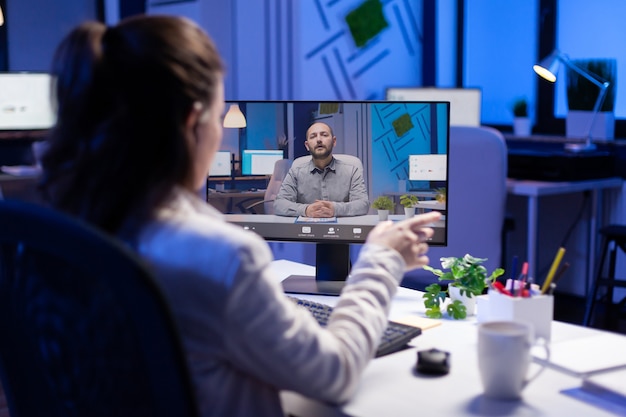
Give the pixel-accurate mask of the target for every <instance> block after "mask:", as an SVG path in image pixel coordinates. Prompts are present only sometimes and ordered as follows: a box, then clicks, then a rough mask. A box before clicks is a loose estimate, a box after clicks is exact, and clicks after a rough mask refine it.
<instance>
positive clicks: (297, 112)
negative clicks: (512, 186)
mask: <svg viewBox="0 0 626 417" xmlns="http://www.w3.org/2000/svg"><path fill="white" fill-rule="evenodd" d="M238 103H239V105H240V108H241V110H242V112H243V113H244V114H245V117H246V119H247V126H246V127H245V128H243V129H242V132H240V136H239V138H240V144H241V146H242V147H243V148H244V149H245V147H246V146H247V147H248V148H249V147H250V145H251V142H252V144H253V145H254V146H257V147H260V146H258V145H259V144H261V143H262V142H263V141H264V140H265V141H267V139H264V138H267V137H286V138H292V139H291V141H290V142H289V143H288V147H292V149H293V150H292V152H293V154H294V155H295V157H296V158H298V157H301V158H304V160H306V158H310V154H309V153H308V152H307V151H306V149H305V146H304V142H305V141H304V138H305V136H306V132H307V129H308V128H309V126H310V125H311V124H312V123H314V122H324V123H326V124H327V125H328V126H330V127H331V129H332V133H333V135H334V136H335V137H336V145H335V147H334V149H333V150H332V152H333V154H334V155H337V157H336V158H337V160H341V158H342V154H343V155H346V156H350V155H351V156H356V157H357V158H358V160H359V161H360V162H361V163H362V166H363V167H362V170H363V173H362V176H355V178H356V177H358V178H360V181H361V182H362V183H364V186H363V189H364V190H366V193H367V196H366V197H367V200H368V203H367V205H366V206H365V210H366V212H365V213H360V214H359V215H350V216H335V217H331V218H321V219H320V218H302V217H298V216H295V215H294V216H288V215H277V214H275V213H274V212H273V209H272V207H273V205H272V204H269V205H265V207H266V208H264V211H262V212H259V211H258V210H256V211H254V212H247V211H245V210H243V207H244V205H243V204H231V205H229V207H231V208H232V209H233V211H231V212H228V213H225V219H226V220H227V221H229V222H231V223H234V224H237V225H240V226H241V227H243V228H245V229H248V230H250V231H253V232H255V233H257V234H259V235H260V236H262V237H263V238H265V239H266V240H272V241H293V242H310V243H313V244H315V245H316V262H317V264H316V271H317V276H316V277H315V278H314V279H313V278H311V277H304V278H302V277H294V279H293V280H290V279H287V280H285V281H284V282H283V285H284V286H285V290H286V291H287V292H306V293H325V294H332V293H337V292H338V291H337V289H336V286H338V287H340V286H341V285H342V283H343V281H344V280H345V278H346V276H347V274H348V271H349V265H350V262H349V259H350V258H349V246H350V244H354V243H357V244H359V243H364V242H365V240H366V238H367V235H368V233H369V232H370V231H371V230H372V229H373V228H374V227H375V226H376V224H378V222H379V221H380V220H379V216H378V214H377V211H376V210H374V209H373V208H371V203H372V201H373V200H375V199H376V198H377V197H379V196H387V197H389V198H390V199H392V200H393V201H395V211H393V212H392V213H391V215H390V219H391V220H392V221H400V220H402V219H404V218H405V214H404V210H403V208H402V206H401V205H400V204H399V198H400V196H401V195H402V194H406V193H407V192H411V193H414V194H416V195H417V196H418V198H419V200H420V203H428V201H425V200H429V201H430V202H434V201H435V196H436V193H437V192H438V191H437V190H441V189H442V188H447V178H448V176H447V169H448V167H447V163H446V161H447V158H448V149H449V131H450V129H449V111H450V105H449V103H448V102H434V101H430V102H418V101H403V102H389V101H359V102H356V101H342V102H332V103H328V102H324V103H320V102H311V101H249V102H238ZM256 138H259V139H258V140H257V139H256ZM293 138H295V139H293ZM255 141H256V142H255ZM271 152H276V151H269V153H268V155H271ZM243 154H244V155H248V154H249V155H250V156H254V155H259V156H263V155H264V154H263V153H260V151H251V152H243ZM281 155H282V151H281ZM412 156H417V157H418V160H419V161H428V164H429V165H428V166H429V167H431V168H433V169H434V170H436V171H437V173H436V174H432V175H429V176H426V177H423V176H420V177H419V178H417V179H416V180H415V181H414V180H412V179H411V164H410V160H411V158H412ZM276 157H278V154H276ZM281 157H282V156H281ZM244 158H246V157H244ZM347 159H348V160H350V157H348V158H347ZM344 160H345V159H344ZM352 160H354V158H352ZM299 161H300V160H299ZM307 163H308V162H307ZM246 164H247V163H246V161H245V159H244V161H243V166H244V167H245V166H246ZM253 165H254V164H251V165H250V168H249V170H248V171H247V172H248V173H252V172H253V168H252V167H253ZM271 165H272V166H273V164H271ZM293 165H294V166H296V165H298V166H301V165H300V164H295V163H294V164H293ZM268 166H269V164H268ZM442 171H443V172H442ZM265 172H269V170H268V171H265ZM282 180H283V178H270V179H269V181H268V185H267V188H268V191H269V190H270V189H271V187H272V185H273V184H278V187H282V186H283V185H284V182H283V181H282ZM351 181H352V180H351ZM409 185H410V187H409ZM403 186H404V188H402V187H403ZM407 189H410V190H411V191H407ZM295 191H296V194H298V195H299V194H300V192H299V191H300V190H297V189H296V190H295ZM439 192H440V191H439ZM258 198H259V200H260V201H261V200H266V198H264V196H260V197H258ZM294 198H300V197H294ZM349 198H351V197H349V196H348V197H346V199H345V200H344V201H349ZM448 198H449V197H448ZM452 198H453V196H452ZM298 203H301V202H298ZM302 203H307V204H308V203H309V202H302ZM247 204H248V205H250V204H249V202H247ZM268 206H269V208H267V207H268ZM257 209H258V206H257ZM432 209H435V210H441V211H442V212H443V216H442V217H441V220H440V221H438V222H437V223H436V224H433V225H431V226H432V227H433V229H434V231H435V233H434V235H433V237H432V239H431V241H430V244H431V245H433V246H445V245H446V244H447V224H448V219H447V215H446V211H445V204H443V205H441V204H439V205H434V204H418V206H417V210H418V212H419V211H420V210H432ZM268 210H269V211H268ZM298 280H299V282H300V284H302V285H300V286H298V285H294V287H290V286H289V285H290V283H294V282H295V283H297V282H298Z"/></svg>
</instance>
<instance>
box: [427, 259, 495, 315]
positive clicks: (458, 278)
mask: <svg viewBox="0 0 626 417" xmlns="http://www.w3.org/2000/svg"><path fill="white" fill-rule="evenodd" d="M486 260H487V259H486V258H475V257H473V256H471V255H470V254H467V255H465V256H464V257H462V258H455V257H449V258H441V267H442V268H443V269H447V270H448V271H447V272H444V271H443V270H441V269H435V268H432V267H430V266H428V265H426V266H424V269H425V270H426V271H430V272H432V273H433V274H435V275H436V276H438V277H439V281H449V283H448V288H447V289H446V290H443V289H442V287H441V285H439V284H437V283H434V284H430V285H429V286H428V287H426V293H425V294H424V306H425V307H426V316H427V317H430V318H441V317H443V313H442V312H441V304H442V303H443V302H444V301H445V299H446V295H448V296H450V300H451V301H452V302H451V303H450V304H448V307H447V310H446V311H447V313H448V315H449V316H450V317H452V318H454V319H464V318H465V317H467V316H468V315H473V314H474V309H475V303H476V298H475V297H476V296H478V295H481V294H482V293H483V292H484V290H485V289H486V288H489V286H491V284H492V283H493V282H494V281H495V280H496V279H497V278H498V277H499V276H500V275H502V274H504V269H502V268H496V270H494V271H493V272H492V273H491V274H488V272H487V269H486V268H485V267H484V266H483V265H482V263H483V262H485V261H486ZM468 304H469V305H468Z"/></svg>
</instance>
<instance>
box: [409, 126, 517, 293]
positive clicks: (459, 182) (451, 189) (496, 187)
mask: <svg viewBox="0 0 626 417" xmlns="http://www.w3.org/2000/svg"><path fill="white" fill-rule="evenodd" d="M448 163H449V167H448V173H449V178H448V201H447V214H448V245H447V247H431V248H430V249H429V251H428V257H429V258H430V265H431V266H433V267H436V268H441V263H440V262H439V258H441V257H449V256H454V257H459V256H463V255H465V254H466V253H469V254H470V255H472V256H476V257H480V258H488V260H487V261H486V262H485V263H484V265H485V267H486V268H487V270H488V271H489V272H491V271H493V269H495V268H497V267H500V266H502V260H501V256H502V253H501V252H502V247H501V243H502V227H503V225H504V219H505V206H506V194H507V192H506V175H507V148H506V142H505V140H504V137H503V136H502V134H501V133H500V132H499V131H497V130H495V129H492V128H489V127H469V126H452V127H451V128H450V157H449V160H448ZM436 278H437V277H435V276H434V275H433V274H431V273H430V272H427V271H424V270H421V269H420V270H415V271H411V272H409V273H407V274H406V275H405V278H404V281H403V285H405V286H408V287H411V288H418V289H423V287H424V285H423V284H430V283H432V282H435V281H436Z"/></svg>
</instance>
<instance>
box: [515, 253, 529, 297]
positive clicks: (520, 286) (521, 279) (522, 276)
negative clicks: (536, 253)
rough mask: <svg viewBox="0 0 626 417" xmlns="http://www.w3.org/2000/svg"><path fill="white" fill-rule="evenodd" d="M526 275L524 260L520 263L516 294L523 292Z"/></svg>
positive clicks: (526, 263) (526, 265)
mask: <svg viewBox="0 0 626 417" xmlns="http://www.w3.org/2000/svg"><path fill="white" fill-rule="evenodd" d="M527 276H528V262H524V264H523V265H522V273H521V274H520V276H519V284H518V288H517V293H516V295H517V296H518V297H521V296H522V295H523V293H524V289H525V287H526V277H527Z"/></svg>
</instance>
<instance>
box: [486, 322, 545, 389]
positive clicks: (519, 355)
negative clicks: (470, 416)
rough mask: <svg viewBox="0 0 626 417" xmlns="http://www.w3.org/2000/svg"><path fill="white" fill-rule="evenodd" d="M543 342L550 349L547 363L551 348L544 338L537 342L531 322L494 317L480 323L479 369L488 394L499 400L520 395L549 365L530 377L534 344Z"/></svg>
mask: <svg viewBox="0 0 626 417" xmlns="http://www.w3.org/2000/svg"><path fill="white" fill-rule="evenodd" d="M535 343H541V344H542V346H543V347H544V348H545V351H546V363H547V362H548V360H549V358H550V349H549V348H548V345H547V343H546V342H545V340H544V339H537V342H535V338H534V332H533V328H532V326H531V325H530V324H528V323H524V322H514V321H492V322H487V323H481V324H479V326H478V369H479V371H480V379H481V381H482V384H483V389H484V395H485V397H488V398H494V399H499V400H516V399H519V398H520V396H521V393H522V390H523V389H524V388H525V387H526V385H528V383H529V382H531V381H532V380H534V379H535V378H537V376H539V374H540V373H541V372H542V371H543V370H544V369H545V365H544V366H542V367H541V368H540V369H539V370H538V371H537V372H536V373H535V374H534V375H533V376H531V377H530V378H528V377H527V375H528V367H529V366H530V348H531V347H532V346H533V344H535Z"/></svg>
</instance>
